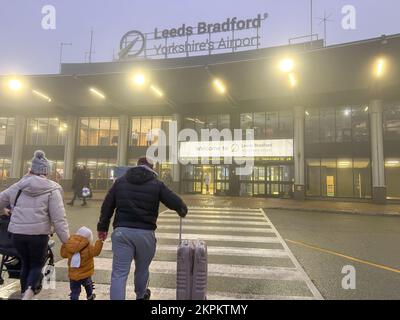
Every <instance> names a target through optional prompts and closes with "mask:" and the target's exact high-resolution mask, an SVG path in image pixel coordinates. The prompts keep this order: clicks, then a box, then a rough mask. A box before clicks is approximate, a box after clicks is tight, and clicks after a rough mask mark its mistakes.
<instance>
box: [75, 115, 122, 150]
mask: <svg viewBox="0 0 400 320" xmlns="http://www.w3.org/2000/svg"><path fill="white" fill-rule="evenodd" d="M118 134H119V120H118V118H80V126H79V145H80V146H117V145H118Z"/></svg>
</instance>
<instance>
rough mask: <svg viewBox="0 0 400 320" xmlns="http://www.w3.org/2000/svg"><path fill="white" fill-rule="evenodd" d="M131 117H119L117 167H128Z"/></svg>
mask: <svg viewBox="0 0 400 320" xmlns="http://www.w3.org/2000/svg"><path fill="white" fill-rule="evenodd" d="M128 144H129V117H127V116H126V115H122V116H120V117H119V135H118V154H117V165H118V166H126V165H127V164H128V147H129V145H128Z"/></svg>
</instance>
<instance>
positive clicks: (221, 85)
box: [213, 79, 226, 94]
mask: <svg viewBox="0 0 400 320" xmlns="http://www.w3.org/2000/svg"><path fill="white" fill-rule="evenodd" d="M213 85H214V88H215V89H216V90H217V92H218V93H220V94H225V93H226V87H225V84H224V83H223V82H222V81H221V80H220V79H215V80H214V81H213Z"/></svg>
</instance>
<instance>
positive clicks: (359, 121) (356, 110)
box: [351, 106, 369, 142]
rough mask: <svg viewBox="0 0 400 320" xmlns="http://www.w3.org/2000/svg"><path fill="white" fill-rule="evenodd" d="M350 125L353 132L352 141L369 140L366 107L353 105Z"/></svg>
mask: <svg viewBox="0 0 400 320" xmlns="http://www.w3.org/2000/svg"><path fill="white" fill-rule="evenodd" d="M351 122H352V123H351V126H352V134H353V142H368V141H369V114H368V107H366V106H361V107H353V108H352V117H351Z"/></svg>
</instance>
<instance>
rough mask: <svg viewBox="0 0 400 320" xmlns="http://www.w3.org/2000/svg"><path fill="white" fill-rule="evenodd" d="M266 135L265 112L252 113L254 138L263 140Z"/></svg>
mask: <svg viewBox="0 0 400 320" xmlns="http://www.w3.org/2000/svg"><path fill="white" fill-rule="evenodd" d="M265 137H266V125H265V113H264V112H261V113H255V114H254V138H255V139H257V140H263V139H265Z"/></svg>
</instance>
